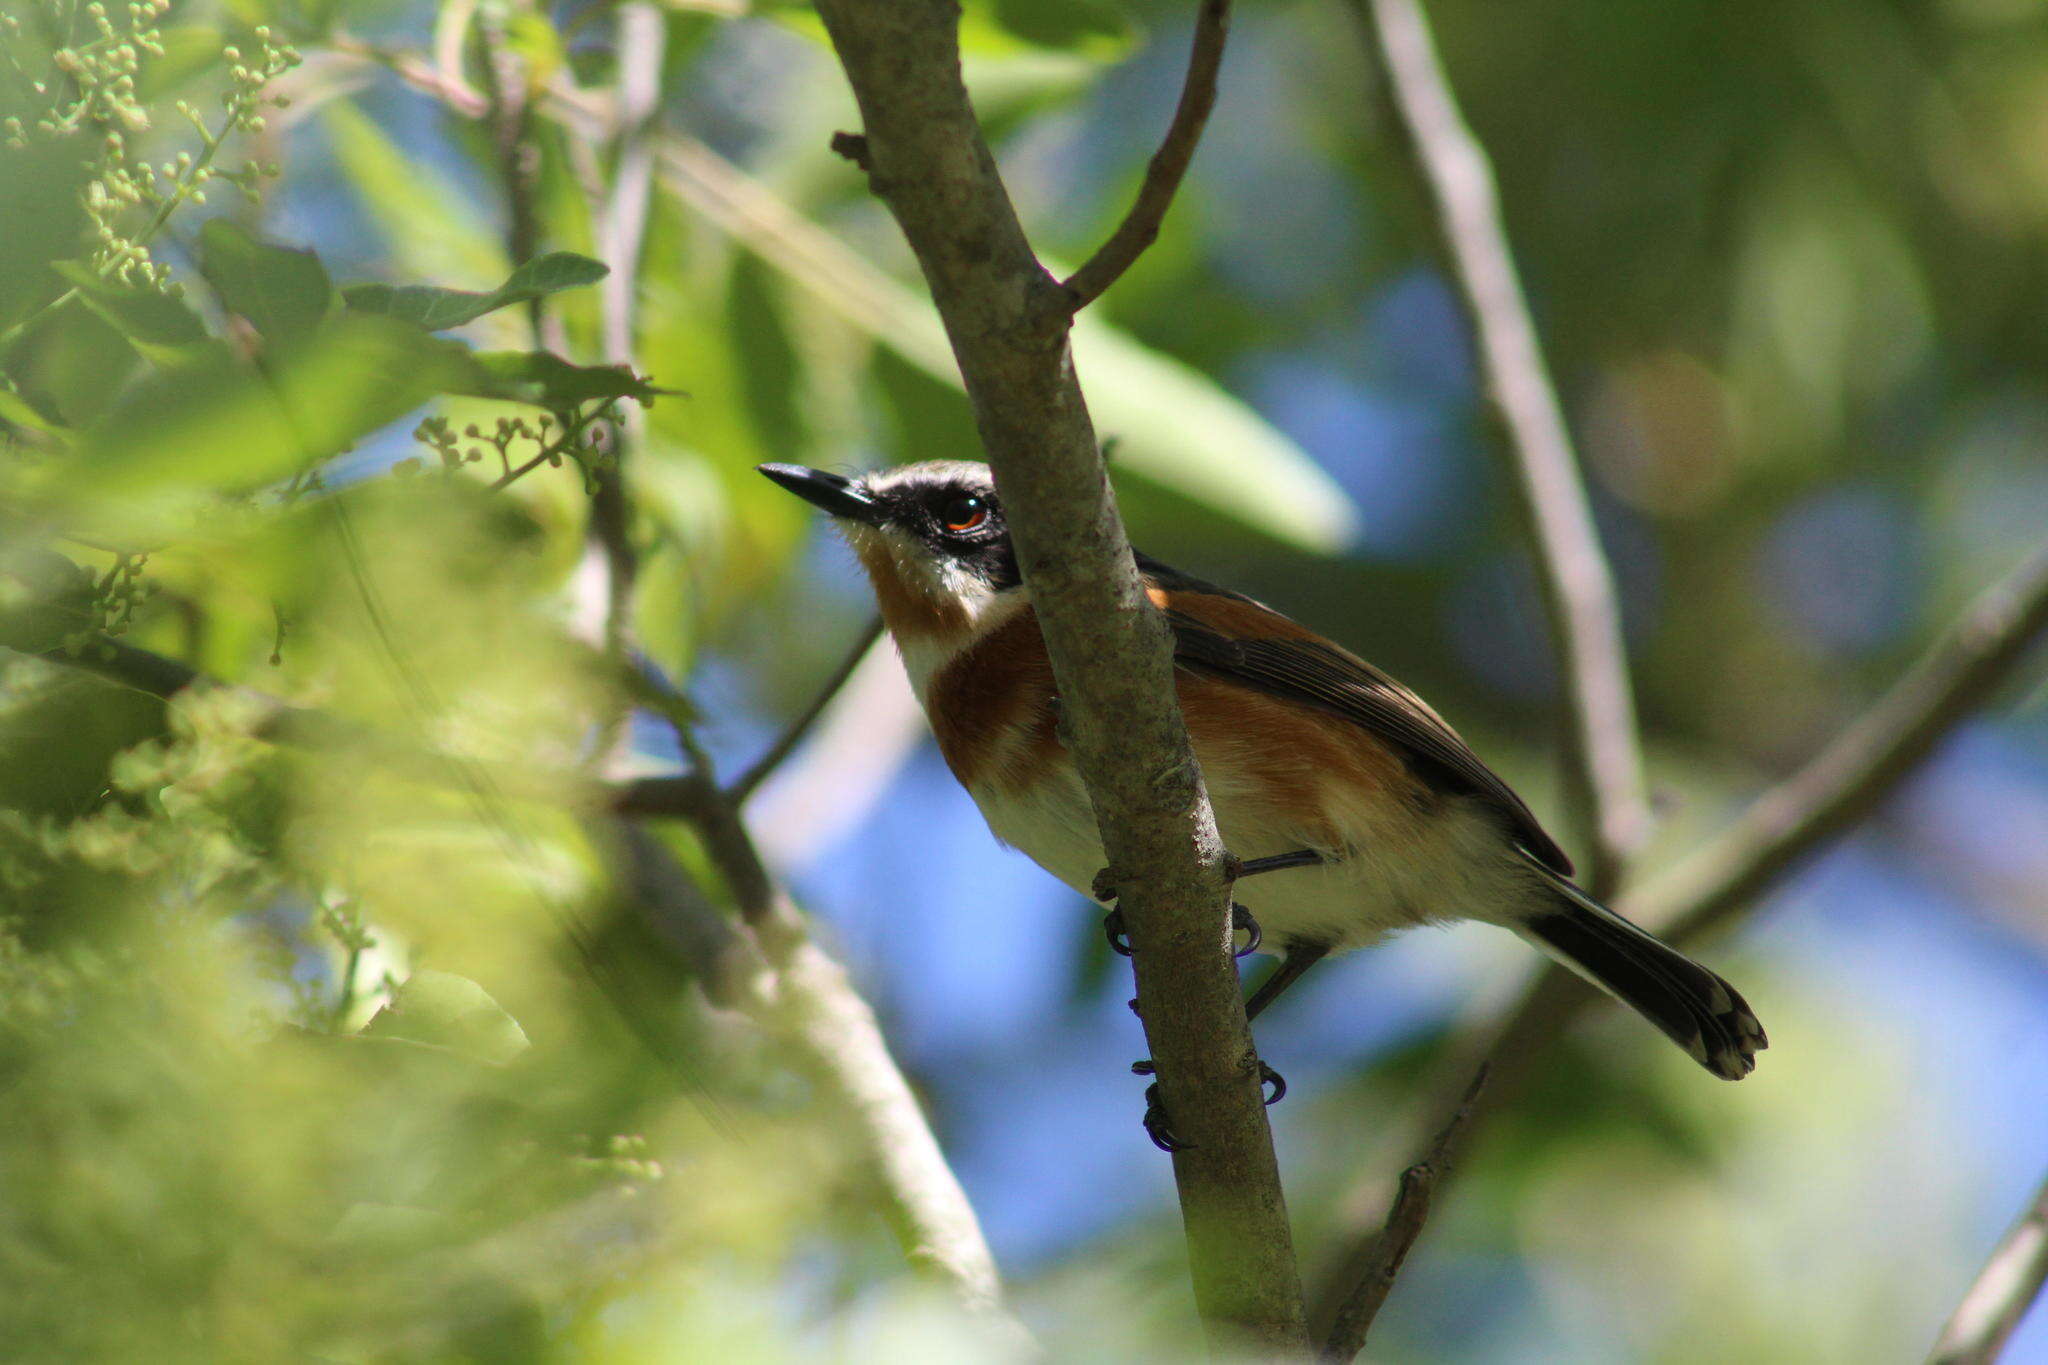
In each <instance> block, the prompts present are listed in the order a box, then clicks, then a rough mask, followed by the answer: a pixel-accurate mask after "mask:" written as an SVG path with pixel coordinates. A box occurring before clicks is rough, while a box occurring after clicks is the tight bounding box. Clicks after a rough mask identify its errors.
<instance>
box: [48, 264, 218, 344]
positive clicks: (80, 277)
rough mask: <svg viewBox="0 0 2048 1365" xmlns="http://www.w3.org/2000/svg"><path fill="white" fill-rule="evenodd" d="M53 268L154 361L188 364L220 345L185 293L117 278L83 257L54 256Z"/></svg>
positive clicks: (82, 298)
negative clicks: (57, 258)
mask: <svg viewBox="0 0 2048 1365" xmlns="http://www.w3.org/2000/svg"><path fill="white" fill-rule="evenodd" d="M50 268H51V269H52V270H54V271H56V272H57V273H58V274H59V275H62V276H63V277H64V278H65V279H66V280H68V281H69V282H70V283H71V286H72V288H74V289H76V290H77V291H78V296H79V298H80V299H81V300H83V302H84V303H85V306H86V307H87V308H90V309H91V310H92V311H93V312H94V313H96V314H98V315H99V317H100V318H101V319H102V320H103V321H104V322H105V323H106V324H107V325H108V326H109V327H112V328H113V329H114V330H115V331H117V332H119V333H120V334H121V335H122V336H123V337H124V338H126V339H127V341H128V343H129V344H130V345H131V346H133V347H134V348H135V350H136V353H137V354H139V355H141V356H142V358H143V359H145V360H148V361H150V362H152V363H153V364H157V365H166V366H173V367H175V366H178V365H189V364H192V363H194V362H195V361H198V360H200V359H203V358H204V356H205V355H206V353H207V352H208V351H209V350H211V349H212V348H213V347H214V345H215V341H214V338H213V337H212V336H211V335H210V334H209V333H208V332H207V330H206V324H205V323H203V322H201V321H200V320H199V315H198V314H197V313H195V312H193V311H192V306H191V305H190V304H188V303H186V302H185V301H184V300H183V299H181V298H178V299H174V298H171V297H170V296H168V295H166V294H164V293H163V292H161V291H160V290H156V289H142V288H136V287H134V286H131V285H125V284H118V283H116V282H114V281H111V280H108V279H106V278H105V277H103V276H102V275H100V273H99V272H98V271H96V270H94V269H93V268H92V267H91V266H89V265H87V264H86V263H85V262H84V261H53V262H51V263H50Z"/></svg>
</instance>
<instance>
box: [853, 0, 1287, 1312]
mask: <svg viewBox="0 0 2048 1365" xmlns="http://www.w3.org/2000/svg"><path fill="white" fill-rule="evenodd" d="M818 10H819V13H820V15H821V16H822V17H823V19H824V21H825V27H826V30H827V32H828V33H829V34H830V36H831V39H832V43H833V46H834V48H835V49H837V51H838V53H839V58H840V61H841V64H842V65H843V66H844V67H845V68H846V73H847V77H848V80H849V81H850V83H851V84H852V86H853V92H854V96H855V98H856V100H857V101H858V102H859V105H860V110H861V114H862V119H863V123H864V136H865V137H866V140H867V150H868V157H869V165H870V167H871V172H870V183H871V184H872V186H873V188H874V190H875V192H876V193H877V194H879V195H880V196H881V197H882V199H883V200H884V202H885V203H886V204H887V205H888V207H889V209H890V211H891V212H892V213H893V214H894V215H895V217H896V220H897V222H898V223H899V224H900V225H901V227H902V229H903V233H904V236H905V237H906V238H908V240H909V242H910V246H911V249H912V251H913V252H914V253H915V254H916V256H917V259H918V263H919V264H920V266H921V267H922V268H923V271H924V275H925V279H926V281H927V283H928V284H929V285H930V286H931V290H932V296H933V298H934V300H935V302H936V303H937V304H938V309H939V315H940V318H941V320H942V321H943V322H944V323H945V326H946V332H947V336H948V338H949V340H950V341H951V344H952V348H953V352H954V355H955V357H956V359H957V361H958V363H959V366H960V370H961V374H962V377H963V378H964V380H965V382H966V386H967V392H968V397H969V399H970V401H971V403H972V404H973V408H974V414H975V421H976V425H977V427H978V429H979V431H980V434H981V439H982V444H983V446H984V448H985V449H986V451H987V454H988V457H989V463H990V465H991V466H992V467H993V469H994V471H995V477H996V483H997V486H998V488H999V489H1000V491H1001V493H1002V496H1003V502H1004V506H1005V509H1006V510H1007V511H1008V513H1009V517H1010V520H1011V525H1012V531H1013V536H1014V540H1015V542H1016V546H1017V553H1018V560H1019V563H1020V565H1021V567H1022V570H1023V575H1024V580H1025V582H1026V584H1027V585H1028V586H1029V587H1030V589H1031V594H1032V602H1033V604H1034V607H1035V609H1036V612H1037V617H1038V623H1039V627H1040V630H1041V632H1042V633H1043V635H1044V637H1045V641H1046V647H1047V650H1048V652H1049V653H1050V655H1051V657H1052V664H1053V672H1054V677H1055V679H1056V682H1057V685H1058V687H1059V690H1060V695H1061V697H1062V698H1063V699H1064V700H1065V702H1066V709H1067V717H1068V720H1069V723H1070V729H1071V731H1072V736H1073V741H1072V748H1073V751H1074V755H1075V759H1076V761H1077V764H1078V766H1079V768H1080V771H1081V774H1082V776H1083V778H1084V779H1085V780H1086V782H1087V785H1088V790H1089V793H1090V795H1091V797H1092V798H1093V800H1094V805H1095V813H1096V820H1097V824H1098V827H1099V829H1100V832H1101V835H1102V840H1103V845H1104V847H1105V849H1106V850H1107V852H1108V858H1109V861H1110V863H1111V865H1112V866H1113V867H1114V868H1115V869H1116V872H1117V882H1118V885H1119V887H1120V888H1121V890H1122V892H1123V895H1122V900H1121V908H1122V910H1123V912H1124V917H1125V920H1126V923H1127V924H1128V926H1129V932H1130V938H1131V942H1132V944H1133V946H1134V947H1135V949H1136V954H1135V957H1134V959H1133V964H1134V967H1135V969H1136V972H1137V978H1138V1001H1139V1009H1140V1011H1141V1014H1142V1017H1143V1020H1144V1025H1145V1034H1146V1039H1147V1041H1148V1042H1149V1043H1150V1045H1151V1048H1152V1057H1153V1060H1154V1061H1155V1062H1156V1063H1157V1065H1158V1074H1159V1082H1160V1086H1161V1093H1162V1095H1163V1097H1164V1101H1165V1107H1166V1110H1167V1114H1168V1117H1169V1119H1170V1121H1171V1123H1172V1125H1173V1128H1174V1130H1175V1132H1176V1133H1178V1134H1179V1135H1180V1136H1181V1137H1182V1138H1183V1139H1184V1140H1186V1141H1188V1142H1190V1143H1192V1144H1193V1146H1192V1147H1191V1148H1190V1149H1189V1150H1186V1151H1182V1152H1179V1153H1177V1154H1176V1155H1175V1158H1174V1175H1175V1179H1176V1182H1177V1184H1178V1186H1179V1190H1180V1196H1181V1210H1182V1216H1183V1220H1184V1222H1185V1225H1186V1228H1187V1232H1188V1248H1189V1257H1190V1261H1191V1265H1192V1270H1193V1275H1194V1284H1195V1300H1196V1304H1197V1306H1198V1307H1199V1309H1200V1310H1201V1313H1202V1316H1203V1320H1204V1323H1205V1324H1206V1325H1207V1326H1208V1328H1209V1330H1210V1332H1211V1334H1212V1336H1213V1337H1215V1338H1218V1339H1219V1344H1224V1343H1226V1342H1227V1343H1228V1344H1229V1345H1230V1346H1232V1347H1244V1346H1250V1347H1251V1348H1252V1349H1254V1350H1260V1351H1267V1352H1270V1351H1300V1350H1302V1349H1304V1348H1305V1345H1306V1337H1305V1333H1304V1330H1303V1326H1302V1319H1301V1297H1300V1284H1299V1279H1298V1276H1297V1272H1296V1270H1295V1265H1294V1253H1293V1245H1292V1240H1291V1236H1290V1232H1289V1228H1288V1223H1287V1212H1286V1204H1285V1200H1284V1197H1283V1196H1282V1193H1281V1188H1280V1180H1279V1172H1278V1168H1277V1164H1276V1162H1275V1160H1274V1156H1273V1145H1272V1134H1271V1132H1270V1130H1269V1129H1268V1128H1267V1125H1266V1115H1265V1108H1264V1105H1263V1103H1262V1098H1263V1097H1262V1094H1261V1086H1260V1082H1259V1070H1258V1058H1257V1054H1256V1052H1255V1051H1254V1050H1253V1047H1252V1041H1251V1035H1250V1031H1249V1030H1248V1029H1247V1027H1246V1026H1245V1020H1244V1006H1243V1001H1242V997H1241V995H1240V993H1239V988H1238V984H1237V973H1236V970H1235V967H1234V964H1233V962H1232V960H1231V957H1230V952H1229V945H1230V927H1229V914H1228V909H1227V904H1228V896H1227V894H1226V886H1225V879H1224V876H1223V869H1222V852H1223V850H1222V847H1221V845H1220V843H1219V841H1218V838H1217V834H1216V824H1215V817H1214V815H1213V814H1212V812H1211V811H1210V809H1209V802H1208V797H1207V794H1206V792H1205V791H1204V788H1203V785H1202V779H1201V772H1200V769H1199V768H1198V766H1197V765H1196V763H1195V761H1194V755H1193V751H1192V750H1191V748H1190V746H1189V743H1188V738H1187V731H1186V729H1185V727H1184V726H1183V725H1182V723H1181V718H1180V715H1179V708H1178V706H1177V705H1176V702H1175V696H1174V689H1173V675H1172V660H1171V654H1170V650H1169V646H1168V639H1167V629H1166V624H1165V622H1164V621H1163V619H1161V618H1160V616H1159V615H1158V613H1157V612H1156V611H1154V610H1153V609H1152V607H1151V605H1150V604H1149V602H1148V601H1147V600H1146V599H1145V597H1144V595H1143V592H1142V590H1141V587H1140V585H1139V582H1138V578H1137V573H1136V567H1135V564H1134V562H1133V560H1132V557H1131V549H1130V544H1129V542H1128V540H1127V539H1126V538H1125V534H1124V529H1123V523H1122V521H1121V519H1120V518H1119V517H1118V515H1117V511H1116V505H1115V501H1114V498H1113V496H1112V495H1111V492H1110V489H1109V483H1108V479H1107V477H1106V476H1105V474H1104V472H1103V468H1102V462H1101V458H1100V455H1099V453H1098V446H1097V441H1096V437H1095V432H1094V429H1093V427H1092V425H1091V424H1090V422H1089V420H1088V413H1087V409H1086V406H1085V404H1084V403H1083V401H1082V397H1081V391H1080V387H1079V385H1078V383H1077V382H1076V379H1075V377H1074V373H1073V366H1072V361H1071V357H1070V353H1069V350H1068V345H1067V329H1068V327H1069V326H1070V324H1071V321H1072V309H1071V307H1070V302H1071V300H1070V296H1069V295H1068V294H1067V292H1066V290H1065V289H1064V288H1062V287H1061V286H1060V285H1059V284H1058V283H1057V282H1056V281H1054V280H1053V279H1052V278H1051V277H1050V276H1049V275H1047V274H1046V272H1045V270H1044V268H1043V267H1042V266H1041V265H1040V264H1039V262H1038V260H1037V258H1036V257H1035V256H1034V255H1033V254H1032V251H1031V247H1030V245H1029V243H1028V242H1027V241H1026V240H1025V238H1024V232H1023V229H1022V228H1021V226H1020V225H1019V224H1018V222H1017V217H1016V212H1015V209H1014V207H1013V206H1012V204H1011V203H1010V199H1009V196H1008V194H1007V193H1006V191H1005V190H1004V187H1003V184H1002V181H1001V179H1000V177H999V176H998V174H997V171H996V166H995V160H994V157H993V156H992V155H991V154H990V152H989V149H988V146H987V144H986V142H985V141H984V140H983V138H982V136H981V130H980V127H979V126H978V124H977V123H976V120H975V115H974V111H973V109H972V108H971V106H970V104H969V102H968V97H967V91H966V89H965V87H964V86H963V85H962V83H961V74H960V52H959V46H958V33H957V24H958V18H959V11H958V9H957V7H956V6H954V5H952V4H949V3H946V0H820V3H819V5H818Z"/></svg>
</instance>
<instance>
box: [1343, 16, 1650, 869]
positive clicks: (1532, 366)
mask: <svg viewBox="0 0 2048 1365" xmlns="http://www.w3.org/2000/svg"><path fill="white" fill-rule="evenodd" d="M1351 7H1352V10H1353V11H1354V13H1356V15H1357V16H1358V20H1359V23H1360V24H1361V25H1362V26H1363V28H1364V30H1365V33H1366V37H1367V45H1368V46H1369V47H1370V48H1371V49H1372V55H1373V58H1374V60H1375V61H1376V62H1377V64H1378V66H1379V67H1380V69H1381V71H1382V73H1383V75H1384V77H1385V79H1386V82H1387V87H1388V90H1389V92H1390V93H1391V95H1392V96H1393V101H1394V104H1395V107H1396V110H1397V111H1398V113H1399V115H1400V119H1399V122H1400V125H1401V128H1402V131H1403V133H1404V134H1405V136H1406V143H1407V149H1408V153H1409V155H1410V156H1411V157H1412V158H1413V159H1414V161H1415V163H1416V166H1417V169H1418V170H1419V171H1420V173H1421V174H1422V176H1423V178H1424V179H1425V180H1426V181H1427V182H1428V185H1429V190H1430V194H1431V197H1432V199H1433V200H1434V202H1435V207H1436V212H1437V218H1438V222H1439V227H1440V228H1441V231H1442V233H1443V238H1444V246H1445V248H1446V249H1447V251H1448V252H1449V255H1450V263H1451V268H1452V273H1453V275H1454V277H1455V279H1456V281H1457V285H1458V293H1459V298H1460V300H1461V301H1462V303H1463V305H1464V308H1465V312H1466V314H1467V317H1468V318H1469V320H1470V323H1471V327H1472V331H1473V335H1474V337H1475V338H1476V340H1477V341H1478V345H1479V354H1480V359H1481V364H1482V365H1483V367H1484V369H1485V374H1486V384H1487V388H1488V389H1489V390H1490V392H1491V393H1492V396H1493V401H1494V404H1495V406H1496V407H1497V408H1498V409H1499V412H1500V417H1501V421H1502V423H1503V425H1504V426H1505V427H1506V430H1507V437H1508V450H1509V453H1510V455H1511V456H1512V460H1511V463H1512V465H1513V468H1514V472H1515V477H1516V480H1517V483H1518V485H1519V487H1520V489H1521V493H1522V498H1521V501H1522V508H1523V513H1524V515H1525V516H1526V517H1527V519H1528V522H1529V533H1530V536H1531V538H1532V539H1533V540H1534V542H1535V545H1536V550H1537V555H1536V563H1537V571H1538V573H1539V574H1540V575H1541V578H1542V584H1543V600H1544V607H1545V610H1546V611H1547V612H1548V614H1549V617H1550V633H1551V638H1552V639H1553V640H1554V641H1555V642H1556V645H1557V655H1558V659H1559V661H1560V663H1561V666H1562V673H1563V678H1564V690H1565V695H1566V699H1567V703H1568V705H1569V707H1570V711H1571V730H1570V734H1571V761H1570V764H1569V765H1568V767H1567V770H1566V776H1567V781H1568V783H1569V787H1570V791H1571V797H1572V806H1573V808H1574V809H1575V811H1576V812H1577V814H1578V816H1579V821H1580V825H1581V829H1582V832H1583V833H1584V835H1585V836H1587V837H1588V838H1589V840H1590V842H1591V855H1590V857H1589V859H1588V863H1589V866H1588V868H1587V876H1586V882H1587V885H1588V887H1589V889H1591V890H1592V892H1593V893H1594V895H1596V896H1606V895H1609V894H1611V893H1612V892H1613V891H1614V889H1615V887H1616V886H1618V885H1619V884H1620V880H1621V871H1622V868H1623V866H1624V864H1625V863H1626V861H1627V859H1628V857H1629V856H1630V855H1631V854H1632V853H1634V851H1635V850H1636V848H1637V846H1638V845H1639V844H1640V843H1641V842H1642V839H1643V837H1644V835H1645V834H1647V833H1648V831H1649V825H1650V815H1649V804H1648V802H1647V800H1646V798H1645V796H1644V787H1643V760H1642V754H1641V752H1640V751H1639V748H1638V742H1637V737H1636V721H1635V701H1634V697H1633V693H1632V691H1631V689H1630V686H1629V673H1628V656H1627V653H1626V652H1625V650H1624V649H1623V645H1622V636H1621V612H1620V608H1619V607H1618V605H1617V603H1616V598H1615V591H1614V574H1613V572H1612V571H1611V570H1610V569H1609V568H1608V564H1607V557H1606V555H1605V553H1604V552H1603V551H1602V550H1601V548H1600V538H1599V535H1598V533H1597V532H1596V531H1595V530H1594V527H1593V514H1592V511H1591V509H1590V508H1589V507H1588V506H1587V503H1586V490H1585V486H1584V485H1583V484H1582V483H1581V481H1580V479H1579V469H1578V458H1577V456H1576V455H1575V454H1574V453H1573V451H1572V441H1571V435H1570V433H1569V432H1568V431H1567V430H1566V428H1565V422H1564V414H1563V411H1562V410H1561V408H1560V406H1559V403H1558V399H1557V393H1556V390H1555V389H1554V388H1553V387H1552V385H1551V381H1550V374H1549V370H1548V367H1547V366H1546V365H1545V364H1544V360H1543V352H1542V348H1541V346H1540V345H1539V343H1538V341H1537V339H1536V328H1535V324H1534V323H1532V322H1531V321H1530V318H1529V306H1528V303H1527V301H1526V300H1525V299H1524V298H1523V296H1522V285H1521V281H1520V279H1519V278H1518V277H1517V275H1516V272H1515V262H1514V256H1513V253H1512V252H1511V251H1510V250H1509V247H1508V240H1507V231H1506V229H1505V228H1504V227H1503V225H1502V222H1501V212H1500V200H1499V196H1498V193H1497V192H1496V190H1495V187H1494V180H1493V169H1492V167H1491V166H1490V165H1489V163H1488V161H1487V158H1486V151H1485V149H1484V148H1482V147H1481V146H1480V145H1479V141H1478V139H1477V138H1475V137H1474V136H1473V135H1472V130H1471V129H1470V128H1468V127H1466V125H1465V120H1464V118H1463V116H1462V115H1461V114H1460V113H1459V112H1458V105H1457V101H1456V98H1455V97H1454V96H1453V95H1452V93H1451V88H1450V84H1449V81H1448V79H1447V78H1446V76H1445V75H1444V69H1443V65H1442V63H1441V62H1440V61H1439V60H1438V58H1437V53H1436V43H1435V41H1434V39H1432V38H1431V36H1430V31H1429V20H1428V19H1427V18H1426V17H1425V16H1424V14H1423V12H1422V8H1421V5H1420V3H1419V0H1352V4H1351Z"/></svg>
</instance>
